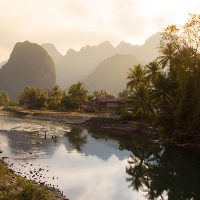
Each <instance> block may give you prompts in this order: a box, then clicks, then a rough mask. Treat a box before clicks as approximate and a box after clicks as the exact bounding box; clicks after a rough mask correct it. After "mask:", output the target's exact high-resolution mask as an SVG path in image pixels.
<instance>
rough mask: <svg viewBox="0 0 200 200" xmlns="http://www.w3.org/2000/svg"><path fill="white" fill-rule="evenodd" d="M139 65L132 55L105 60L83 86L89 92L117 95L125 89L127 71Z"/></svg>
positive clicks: (116, 56)
mask: <svg viewBox="0 0 200 200" xmlns="http://www.w3.org/2000/svg"><path fill="white" fill-rule="evenodd" d="M139 63H140V61H139V60H138V59H137V58H136V57H134V56H132V55H115V56H112V57H110V58H107V59H105V60H104V61H103V62H102V63H100V64H99V65H98V66H97V68H96V70H95V71H94V72H93V73H92V74H91V75H90V76H89V77H88V78H87V79H86V80H85V81H84V83H85V86H86V88H87V89H88V90H89V91H90V92H93V91H95V90H107V91H108V92H109V93H111V94H113V95H117V94H118V93H119V92H120V91H123V90H124V89H126V83H127V79H126V77H127V72H128V69H129V68H130V67H131V66H134V65H137V64H139Z"/></svg>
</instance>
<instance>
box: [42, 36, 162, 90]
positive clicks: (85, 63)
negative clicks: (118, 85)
mask: <svg viewBox="0 0 200 200" xmlns="http://www.w3.org/2000/svg"><path fill="white" fill-rule="evenodd" d="M160 39H161V35H160V33H156V34H154V35H153V36H151V37H150V38H149V39H147V40H146V41H145V43H144V44H143V45H141V46H138V45H131V44H129V43H125V42H121V43H120V44H119V45H118V46H116V47H113V46H112V45H111V43H110V42H108V41H106V42H103V43H101V44H99V45H97V46H86V47H83V48H81V49H80V51H75V50H73V49H69V50H68V52H67V53H66V55H64V56H63V55H61V54H60V53H59V52H58V51H57V49H56V48H55V46H54V45H52V44H43V45H42V46H43V47H44V48H45V49H46V50H47V52H48V53H49V54H50V55H51V57H52V58H53V60H54V62H55V65H56V72H57V84H58V85H60V86H61V87H62V88H68V87H69V86H70V85H71V84H73V83H75V82H77V81H82V80H85V79H87V77H88V76H90V74H91V73H93V72H94V70H95V69H96V67H97V66H98V65H99V64H100V63H101V62H102V61H104V60H105V59H107V58H109V57H112V56H114V55H133V56H135V57H136V58H137V59H138V60H139V61H140V63H141V64H146V63H148V62H150V61H152V60H153V59H155V58H156V57H157V56H158V55H159V52H158V46H159V43H160ZM108 68H109V66H108ZM105 73H109V70H108V69H107V71H105Z"/></svg>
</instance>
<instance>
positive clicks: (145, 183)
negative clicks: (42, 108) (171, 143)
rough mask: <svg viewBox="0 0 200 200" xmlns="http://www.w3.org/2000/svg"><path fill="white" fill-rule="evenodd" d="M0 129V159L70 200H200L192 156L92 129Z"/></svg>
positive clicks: (28, 125)
mask: <svg viewBox="0 0 200 200" xmlns="http://www.w3.org/2000/svg"><path fill="white" fill-rule="evenodd" d="M0 124H1V126H0V148H1V149H3V153H2V154H0V156H1V157H9V158H8V159H6V161H7V162H8V163H9V164H10V165H11V167H12V168H13V169H14V170H15V171H16V173H18V174H20V175H22V176H26V178H29V179H34V180H36V181H38V182H45V184H51V185H53V186H54V187H57V188H59V189H60V190H61V191H63V192H64V194H65V195H66V196H67V197H69V198H70V199H71V200H94V199H95V200H132V199H136V200H142V199H172V200H176V199H177V200H180V199H200V184H199V180H200V154H199V153H198V152H193V151H189V150H183V149H177V148H172V147H167V146H160V145H157V144H153V143H152V142H150V141H148V139H147V138H144V137H142V136H141V137H140V136H137V137H127V136H126V137H125V136H119V135H116V134H112V133H108V132H105V131H100V130H98V128H90V129H86V128H83V127H80V126H68V125H62V124H59V123H53V122H44V121H34V120H25V119H21V118H16V117H6V116H1V117H0ZM45 135H46V136H45ZM52 136H53V137H52Z"/></svg>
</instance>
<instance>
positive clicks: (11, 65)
mask: <svg viewBox="0 0 200 200" xmlns="http://www.w3.org/2000/svg"><path fill="white" fill-rule="evenodd" d="M55 82H56V72H55V65H54V62H53V60H52V58H51V57H50V56H49V54H48V53H47V51H46V50H45V49H44V48H42V47H41V46H40V45H38V44H35V43H31V42H28V41H25V42H19V43H17V44H16V45H15V46H14V49H13V51H12V53H11V55H10V58H9V60H8V62H7V63H6V64H5V65H4V66H3V67H2V68H1V70H0V90H6V91H7V92H8V94H9V95H10V96H11V97H12V98H14V99H15V98H16V97H17V96H18V95H19V93H20V92H21V91H22V90H23V89H24V88H25V87H26V86H30V87H38V88H42V89H45V88H50V87H52V86H53V85H54V84H55Z"/></svg>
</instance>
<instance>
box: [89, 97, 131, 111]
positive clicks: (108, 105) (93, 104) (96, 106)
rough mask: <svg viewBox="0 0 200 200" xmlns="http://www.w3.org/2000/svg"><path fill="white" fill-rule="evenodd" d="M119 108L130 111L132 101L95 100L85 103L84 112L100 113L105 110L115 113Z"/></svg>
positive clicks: (120, 99)
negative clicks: (96, 111)
mask: <svg viewBox="0 0 200 200" xmlns="http://www.w3.org/2000/svg"><path fill="white" fill-rule="evenodd" d="M120 106H123V107H124V108H125V109H126V110H127V111H130V110H132V108H133V100H132V99H122V98H95V99H93V100H91V101H88V102H87V105H86V110H87V111H89V112H94V111H95V110H98V111H100V112H105V111H107V110H109V111H116V109H117V108H119V107H120Z"/></svg>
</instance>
